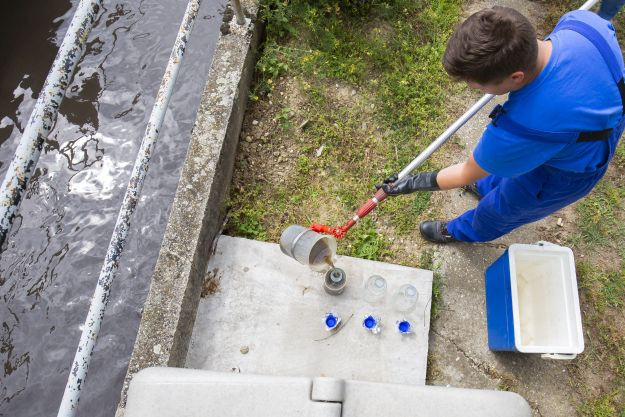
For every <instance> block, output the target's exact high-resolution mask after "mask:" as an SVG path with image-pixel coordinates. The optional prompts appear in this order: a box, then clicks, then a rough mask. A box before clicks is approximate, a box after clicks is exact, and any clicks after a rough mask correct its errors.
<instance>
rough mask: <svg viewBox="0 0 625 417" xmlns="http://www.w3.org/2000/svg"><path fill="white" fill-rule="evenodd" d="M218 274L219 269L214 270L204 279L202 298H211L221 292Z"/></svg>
mask: <svg viewBox="0 0 625 417" xmlns="http://www.w3.org/2000/svg"><path fill="white" fill-rule="evenodd" d="M218 273H219V270H218V269H213V270H212V271H210V272H208V273H207V274H206V277H205V278H204V284H203V285H202V292H201V293H200V297H201V298H206V297H209V296H211V295H213V294H217V293H218V292H219V291H221V288H220V285H219V280H220V277H219V276H218Z"/></svg>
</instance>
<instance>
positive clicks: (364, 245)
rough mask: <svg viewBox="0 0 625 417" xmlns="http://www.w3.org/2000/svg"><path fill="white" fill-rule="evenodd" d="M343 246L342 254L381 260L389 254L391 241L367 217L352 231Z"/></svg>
mask: <svg viewBox="0 0 625 417" xmlns="http://www.w3.org/2000/svg"><path fill="white" fill-rule="evenodd" d="M345 241H346V243H347V245H343V246H342V254H343V255H349V256H355V257H357V258H364V259H372V260H379V259H381V258H382V257H383V256H386V255H388V254H389V251H388V247H389V246H390V245H389V241H388V240H387V239H386V238H385V237H384V236H383V235H381V234H379V233H378V232H377V231H376V229H375V226H374V225H373V222H372V221H371V219H370V218H365V219H364V220H363V221H362V222H360V224H359V225H358V226H356V227H354V228H353V229H352V231H350V234H349V235H348V237H347V238H346V239H345Z"/></svg>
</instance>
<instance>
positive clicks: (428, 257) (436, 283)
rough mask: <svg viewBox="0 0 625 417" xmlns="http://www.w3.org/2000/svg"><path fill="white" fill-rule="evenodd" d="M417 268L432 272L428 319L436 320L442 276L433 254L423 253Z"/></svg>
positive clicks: (438, 311)
mask: <svg viewBox="0 0 625 417" xmlns="http://www.w3.org/2000/svg"><path fill="white" fill-rule="evenodd" d="M419 268H421V269H427V270H429V271H433V273H434V277H433V279H432V306H431V310H430V318H431V319H432V320H434V319H436V318H437V317H438V315H439V314H440V309H441V302H442V287H443V282H442V281H443V276H442V275H441V273H440V272H439V271H438V269H439V268H438V265H436V264H435V263H434V252H433V251H432V250H431V249H430V250H426V251H423V252H422V253H421V257H420V258H419Z"/></svg>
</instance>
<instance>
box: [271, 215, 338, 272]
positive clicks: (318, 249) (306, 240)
mask: <svg viewBox="0 0 625 417" xmlns="http://www.w3.org/2000/svg"><path fill="white" fill-rule="evenodd" d="M280 250H282V253H284V254H285V255H288V256H290V257H291V258H293V259H295V260H296V261H297V262H299V263H301V264H302V265H309V266H311V267H323V266H324V265H326V264H327V265H331V263H332V262H333V260H334V257H335V255H336V240H335V239H334V237H332V236H329V235H321V234H319V233H316V232H313V231H312V230H310V229H308V228H306V227H303V226H299V225H291V226H289V227H287V228H286V229H285V230H284V232H282V236H280Z"/></svg>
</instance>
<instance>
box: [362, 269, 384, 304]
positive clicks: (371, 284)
mask: <svg viewBox="0 0 625 417" xmlns="http://www.w3.org/2000/svg"><path fill="white" fill-rule="evenodd" d="M385 298H386V280H385V279H384V278H382V277H381V276H380V275H371V276H370V277H369V279H367V281H366V282H365V294H364V299H365V301H367V302H368V303H371V304H377V303H381V302H383V301H384V299H385Z"/></svg>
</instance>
